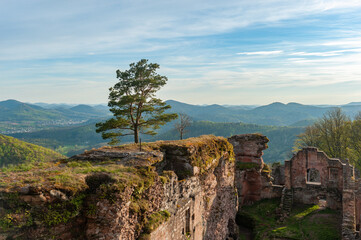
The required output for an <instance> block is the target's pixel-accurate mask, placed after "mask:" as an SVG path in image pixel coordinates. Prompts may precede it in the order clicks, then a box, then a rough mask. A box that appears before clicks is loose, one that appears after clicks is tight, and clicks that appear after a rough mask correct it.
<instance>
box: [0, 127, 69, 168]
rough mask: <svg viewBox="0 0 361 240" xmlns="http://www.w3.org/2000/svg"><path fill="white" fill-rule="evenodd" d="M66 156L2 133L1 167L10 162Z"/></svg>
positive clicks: (46, 159)
mask: <svg viewBox="0 0 361 240" xmlns="http://www.w3.org/2000/svg"><path fill="white" fill-rule="evenodd" d="M59 158H64V156H63V155H61V154H59V153H56V152H54V151H52V150H50V149H46V148H44V147H40V146H37V145H34V144H30V143H26V142H23V141H20V140H18V139H16V138H13V137H8V136H4V135H1V134H0V167H3V166H6V165H9V164H21V163H33V162H43V161H50V160H55V159H59Z"/></svg>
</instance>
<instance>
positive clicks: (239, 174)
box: [228, 134, 282, 207]
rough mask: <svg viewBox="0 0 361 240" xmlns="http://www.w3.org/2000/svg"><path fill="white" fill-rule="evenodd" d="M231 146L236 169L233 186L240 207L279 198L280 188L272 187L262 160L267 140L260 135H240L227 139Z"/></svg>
mask: <svg viewBox="0 0 361 240" xmlns="http://www.w3.org/2000/svg"><path fill="white" fill-rule="evenodd" d="M228 141H229V142H230V143H231V144H232V145H233V149H234V154H235V159H236V168H235V186H236V187H237V190H238V201H239V206H240V207H241V206H242V205H244V204H252V203H254V202H256V201H259V200H261V199H264V198H275V197H281V193H282V188H279V187H274V186H273V184H272V182H271V176H270V174H269V171H267V170H265V169H264V168H263V167H264V162H263V159H262V155H263V150H265V149H267V147H268V146H267V143H268V141H269V140H268V138H267V137H266V136H264V135H260V134H241V135H235V136H232V137H230V138H228Z"/></svg>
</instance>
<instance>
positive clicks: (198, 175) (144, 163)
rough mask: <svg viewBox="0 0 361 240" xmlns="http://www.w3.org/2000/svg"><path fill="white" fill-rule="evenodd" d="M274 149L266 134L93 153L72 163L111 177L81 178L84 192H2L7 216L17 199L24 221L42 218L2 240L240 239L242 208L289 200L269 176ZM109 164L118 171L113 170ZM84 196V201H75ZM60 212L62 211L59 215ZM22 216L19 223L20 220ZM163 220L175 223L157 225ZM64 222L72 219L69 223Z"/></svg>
mask: <svg viewBox="0 0 361 240" xmlns="http://www.w3.org/2000/svg"><path fill="white" fill-rule="evenodd" d="M267 142H268V139H267V138H266V137H265V136H262V135H259V134H244V135H237V136H233V137H231V138H229V141H227V139H225V138H222V137H214V136H202V137H199V138H191V139H186V140H183V141H161V142H156V143H148V144H145V146H144V148H143V151H142V152H139V151H138V149H137V147H136V146H135V147H136V148H134V147H132V146H131V145H129V146H120V147H112V148H111V147H106V148H101V149H94V150H91V151H87V152H85V153H83V154H80V155H77V156H74V157H73V158H72V159H71V161H73V162H74V161H75V162H76V161H79V166H80V168H81V169H78V170H79V171H84V170H85V169H84V168H82V167H81V166H83V164H84V166H88V168H89V169H90V170H91V169H93V168H94V169H97V168H99V167H101V168H103V169H105V170H104V172H101V173H99V172H95V173H94V172H91V171H90V172H85V173H84V174H75V173H76V171H77V170H74V172H72V173H73V174H75V175H73V176H74V177H76V178H77V179H74V180H76V181H77V182H79V183H81V186H82V187H81V188H80V187H79V189H78V190H77V191H78V192H69V190H67V189H66V188H65V187H64V188H62V187H61V186H60V185H49V184H48V185H47V186H46V187H45V186H41V187H39V188H35V187H33V186H30V187H28V191H24V190H23V187H21V186H18V187H17V186H16V185H14V184H13V183H11V184H12V185H11V186H13V188H11V190H9V188H7V189H5V190H4V189H0V214H4V213H5V212H6V211H8V209H9V206H11V205H12V204H11V201H10V200H9V199H12V198H11V197H12V196H13V194H14V193H16V196H17V194H19V198H18V199H17V201H19V204H18V205H19V206H25V205H26V209H22V210H24V211H22V214H23V216H22V219H25V220H26V219H28V220H29V219H32V218H31V217H29V216H30V215H27V214H28V210H29V211H30V214H33V212H34V213H35V215H34V216H36V217H35V218H33V219H32V223H31V225H26V224H25V223H24V225H23V226H24V227H22V228H17V227H15V228H14V229H7V230H6V232H0V240H3V239H7V238H8V237H10V238H11V237H13V238H19V239H21V237H25V238H26V237H27V238H29V239H51V238H55V239H61V240H68V239H74V240H75V239H77V240H81V239H94V240H95V239H100V240H101V239H104V240H105V239H106V240H108V239H109V240H113V239H114V240H115V239H116V240H120V239H127V240H136V239H147V240H160V239H162V240H183V239H192V240H200V239H207V240H213V239H214V240H223V239H237V237H238V227H237V225H236V223H235V216H236V213H237V211H238V208H239V207H240V206H242V205H243V204H251V203H253V202H255V201H258V200H260V199H262V198H272V197H280V196H281V191H282V188H280V187H279V186H273V185H272V183H271V177H270V174H269V171H268V170H267V169H266V168H264V163H263V160H262V155H263V152H262V151H263V150H264V149H266V148H267ZM86 162H88V163H89V164H90V165H89V164H87V163H86ZM107 164H109V166H110V165H111V166H110V167H109V168H107ZM114 165H116V166H124V169H123V168H121V169H120V170H119V174H122V177H120V176H117V174H118V172H117V171H115V169H118V168H117V167H115V166H114ZM52 166H53V167H52V168H51V169H52V170H56V171H63V170H64V169H65V170H66V169H68V170H69V168H71V166H70V165H69V166H68V165H67V163H66V161H65V162H63V163H55V162H54V164H53V165H52ZM72 166H74V167H77V166H78V165H77V164H74V163H73V165H72ZM68 170H67V171H68ZM41 171H43V170H41ZM44 171H45V172H46V171H47V170H44ZM122 171H124V172H122ZM127 174H129V176H131V178H132V179H133V181H129V183H128V184H125V185H124V184H122V183H121V182H119V180H117V179H124V176H127ZM14 176H15V175H14ZM24 176H26V174H23V175H22V177H19V179H20V178H23V177H24ZM12 177H13V176H12ZM138 178H139V179H142V180H141V181H139V179H138ZM14 179H16V177H15V178H12V179H11V181H12V182H14V181H15V180H14ZM137 179H138V180H137ZM23 180H24V179H22V181H23ZM44 180H46V181H48V180H47V179H44ZM148 180H149V181H148ZM17 182H19V183H20V181H17ZM49 182H51V181H49ZM34 189H35V190H36V191H35V190H34ZM33 190H34V191H33ZM78 196H80V197H81V200H79V201H75V200H74V199H75V198H76V197H78ZM44 206H46V208H44ZM54 206H55V208H59V209H57V210H56V211H55V208H54ZM57 206H58V207H57ZM17 208H18V206H16V207H14V210H16V209H17ZM45 209H46V210H45ZM63 210H64V211H65V212H64V211H63ZM68 210H69V211H71V212H70V213H69V212H66V211H68ZM16 211H17V210H16ZM16 211H15V212H14V214H13V215H12V216H17V215H16V214H17V213H16ZM158 213H163V214H165V215H167V217H163V218H160V219H155V220H154V219H153V220H152V216H157V214H158ZM62 214H64V215H66V214H71V215H68V216H67V217H66V218H63V216H62ZM31 216H33V215H31ZM42 216H46V217H45V218H50V219H45V218H44V217H42ZM34 219H35V220H34ZM19 221H20V220H19ZM21 221H22V220H21ZM46 221H47V222H46ZM152 221H153V222H152Z"/></svg>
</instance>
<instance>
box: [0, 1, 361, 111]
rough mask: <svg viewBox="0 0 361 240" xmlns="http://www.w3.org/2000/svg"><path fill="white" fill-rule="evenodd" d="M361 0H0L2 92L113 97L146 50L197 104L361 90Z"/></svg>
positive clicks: (174, 91) (348, 95) (342, 95)
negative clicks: (119, 74)
mask: <svg viewBox="0 0 361 240" xmlns="http://www.w3.org/2000/svg"><path fill="white" fill-rule="evenodd" d="M360 12H361V1H359V0H357V1H353V0H343V1H341V0H340V1H338V0H327V1H318V0H313V1H310V0H283V1H279V0H267V1H265V0H252V1H250V0H247V1H243V0H234V1H233V0H229V1H218V0H217V1H213V0H204V1H203V0H199V1H197V0H192V1H190V0H183V1H179V0H178V1H174V0H164V1H163V0H159V1H158V0H153V1H138V0H129V1H125V0H124V1H123V0H107V1H100V0H77V1H74V0H62V1H49V0H31V1H29V0H0V33H1V37H0V101H2V100H6V99H17V100H19V101H24V102H33V103H34V102H47V103H88V104H97V103H106V102H107V101H108V94H109V91H108V89H109V87H111V86H113V85H114V84H115V83H116V82H117V78H116V75H115V72H116V70H117V69H120V70H126V69H128V68H129V64H130V63H133V62H137V61H139V60H140V59H143V58H145V59H149V62H152V63H158V64H159V65H160V69H159V70H158V73H159V74H161V75H165V76H167V77H168V82H167V85H165V86H164V87H163V88H162V89H161V90H160V91H159V93H158V94H157V95H158V97H160V98H161V99H163V100H168V99H173V100H177V101H181V102H186V103H190V104H230V105H247V104H249V105H253V104H257V105H261V104H262V105H263V104H269V103H272V102H283V103H288V102H299V103H303V104H346V103H348V102H360V101H361V14H360Z"/></svg>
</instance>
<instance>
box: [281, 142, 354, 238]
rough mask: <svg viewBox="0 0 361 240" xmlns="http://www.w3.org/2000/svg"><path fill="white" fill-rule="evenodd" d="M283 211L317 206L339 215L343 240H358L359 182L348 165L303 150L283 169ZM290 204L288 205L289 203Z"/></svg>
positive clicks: (317, 153) (313, 149) (310, 149)
mask: <svg viewBox="0 0 361 240" xmlns="http://www.w3.org/2000/svg"><path fill="white" fill-rule="evenodd" d="M284 177H285V188H284V190H283V195H282V203H281V205H283V206H282V207H283V209H284V210H285V211H289V210H290V207H291V206H292V202H294V203H302V204H319V205H321V206H325V207H328V208H331V209H337V210H341V212H342V239H345V240H349V239H359V230H360V213H361V195H360V193H361V191H360V190H361V181H360V179H359V178H357V179H356V180H355V174H354V168H353V166H351V165H350V164H349V162H348V161H347V160H346V161H341V160H340V159H335V158H329V157H327V155H326V154H325V153H324V152H322V151H319V150H318V149H317V148H314V147H307V148H303V149H302V150H301V151H299V152H298V153H297V154H295V155H294V156H293V157H292V159H291V160H288V161H285V165H284ZM290 201H291V203H290Z"/></svg>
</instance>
